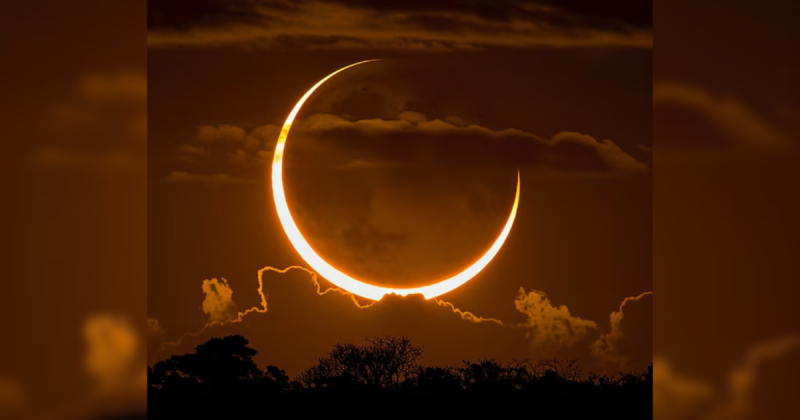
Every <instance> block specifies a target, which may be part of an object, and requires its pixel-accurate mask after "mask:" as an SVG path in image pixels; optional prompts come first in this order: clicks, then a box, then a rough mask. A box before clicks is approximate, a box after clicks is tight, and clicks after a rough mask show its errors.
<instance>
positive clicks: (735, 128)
mask: <svg viewBox="0 0 800 420" xmlns="http://www.w3.org/2000/svg"><path fill="white" fill-rule="evenodd" d="M653 105H654V106H655V107H667V106H672V107H677V108H682V109H686V110H690V111H692V112H695V113H697V114H698V115H700V116H702V117H704V118H706V119H707V120H708V121H709V122H710V123H711V124H712V125H713V126H714V127H716V129H718V130H719V131H720V132H721V133H722V134H724V136H725V139H726V141H727V144H726V145H725V146H727V148H730V147H733V148H734V149H740V150H745V151H748V152H754V151H765V152H770V151H771V152H782V151H788V150H793V149H795V148H796V144H795V143H796V139H792V138H791V137H790V136H789V135H788V134H786V133H785V132H784V131H783V130H781V129H780V128H778V127H776V126H775V125H774V124H773V123H771V122H769V121H767V120H766V119H764V118H763V117H761V116H759V115H757V114H756V113H755V112H754V111H753V110H752V109H751V108H750V107H748V106H747V105H746V104H744V103H743V102H742V101H741V100H739V99H737V98H735V97H732V96H717V95H713V94H711V93H710V92H708V91H706V90H704V89H702V88H699V87H696V86H691V85H686V84H682V83H675V82H659V83H656V84H654V86H653ZM662 143H663V144H662V145H661V146H660V148H661V149H667V150H669V149H672V148H675V145H674V144H671V143H670V142H662ZM704 146H707V145H705V144H697V143H695V144H691V145H689V147H688V149H689V150H691V149H697V150H700V149H702V148H703V147H704ZM717 149H719V148H717ZM715 152H716V153H719V150H716V151H715Z"/></svg>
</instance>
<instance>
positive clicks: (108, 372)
mask: <svg viewBox="0 0 800 420" xmlns="http://www.w3.org/2000/svg"><path fill="white" fill-rule="evenodd" d="M83 336H84V339H85V341H86V344H87V351H86V355H85V357H84V367H85V369H86V372H87V373H88V374H89V375H90V376H91V377H92V378H93V379H94V380H95V392H96V393H98V394H102V395H108V394H114V393H121V392H122V393H128V392H130V391H133V390H142V389H143V387H144V384H145V377H144V376H143V375H146V372H145V371H144V369H142V367H143V366H142V365H141V364H140V363H138V362H139V357H140V351H141V350H140V347H139V345H140V338H139V336H138V334H137V333H136V331H135V330H134V328H133V326H132V325H131V323H130V322H129V320H128V319H127V318H126V317H121V316H117V315H113V314H98V315H94V316H91V317H88V318H87V319H86V321H85V322H84V325H83Z"/></svg>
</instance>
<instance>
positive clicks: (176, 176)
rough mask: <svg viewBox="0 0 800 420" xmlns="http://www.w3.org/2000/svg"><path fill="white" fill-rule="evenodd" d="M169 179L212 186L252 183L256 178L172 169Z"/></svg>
mask: <svg viewBox="0 0 800 420" xmlns="http://www.w3.org/2000/svg"><path fill="white" fill-rule="evenodd" d="M167 181H170V182H175V183H187V184H207V185H212V186H221V185H238V184H252V183H254V180H252V179H244V178H237V177H234V176H231V175H226V174H215V175H203V174H190V173H188V172H181V171H172V172H171V173H170V174H169V175H168V176H167Z"/></svg>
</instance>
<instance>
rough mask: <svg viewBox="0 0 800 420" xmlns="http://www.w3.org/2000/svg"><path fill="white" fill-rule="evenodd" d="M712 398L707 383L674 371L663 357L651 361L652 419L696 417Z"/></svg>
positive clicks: (706, 407)
mask: <svg viewBox="0 0 800 420" xmlns="http://www.w3.org/2000/svg"><path fill="white" fill-rule="evenodd" d="M713 397H714V392H713V389H712V388H711V386H710V385H708V384H707V383H705V382H703V381H700V380H697V379H692V378H688V377H685V376H682V375H680V374H678V373H677V372H675V370H674V368H673V367H672V366H671V365H670V364H669V362H668V361H667V360H666V359H664V358H656V359H654V360H653V419H655V420H681V419H688V418H700V417H699V416H700V414H707V410H708V409H709V407H710V404H711V401H712V398H713Z"/></svg>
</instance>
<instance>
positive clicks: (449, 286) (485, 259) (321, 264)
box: [272, 59, 520, 301]
mask: <svg viewBox="0 0 800 420" xmlns="http://www.w3.org/2000/svg"><path fill="white" fill-rule="evenodd" d="M372 61H379V59H373V60H366V61H361V62H358V63H355V64H351V65H349V66H346V67H343V68H341V69H339V70H336V71H335V72H333V73H331V74H329V75H328V76H327V77H325V78H324V79H322V80H320V81H319V82H317V84H316V85H314V87H312V88H311V89H309V90H308V92H306V94H305V95H303V97H302V98H300V101H299V102H297V105H295V106H294V109H292V112H291V113H289V116H288V117H287V118H286V122H285V123H284V124H283V129H281V133H280V136H279V137H278V144H277V145H276V146H275V154H274V155H273V158H272V197H273V199H274V201H275V208H276V210H277V213H278V218H279V219H280V222H281V225H282V226H283V230H284V231H285V232H286V235H287V236H288V237H289V242H291V243H292V246H294V248H295V250H297V252H298V253H299V254H300V256H301V257H302V258H303V260H305V262H306V263H308V265H310V266H311V268H313V269H314V270H315V271H316V272H317V273H318V274H319V275H320V276H321V277H323V278H325V279H326V280H328V281H330V282H331V283H333V284H334V285H336V286H337V287H340V288H342V289H344V290H347V291H348V292H351V293H353V294H355V295H358V296H361V297H365V298H368V299H372V300H376V301H377V300H381V298H383V296H384V295H386V294H396V295H400V296H406V295H410V294H422V295H423V296H424V297H425V299H431V298H434V297H436V296H440V295H442V294H444V293H447V292H449V291H451V290H454V289H456V288H457V287H459V286H461V285H463V284H465V283H466V282H468V281H469V280H470V279H472V278H473V277H475V275H477V274H478V273H479V272H480V271H481V270H483V269H484V268H485V267H486V266H487V265H488V264H489V262H490V261H491V260H492V258H494V256H495V255H497V252H498V251H500V247H502V246H503V243H504V242H505V240H506V238H507V237H508V234H509V233H510V232H511V227H512V226H513V224H514V218H515V217H516V215H517V207H518V206H519V190H520V177H519V171H517V193H516V197H515V198H514V206H513V207H512V208H511V214H510V215H509V216H508V221H506V224H505V226H504V227H503V231H502V232H500V236H498V237H497V239H496V240H495V241H494V244H492V246H491V248H489V250H487V251H486V252H485V253H484V254H483V256H481V258H480V259H478V260H477V261H475V262H474V263H473V264H472V265H471V266H469V267H468V268H467V269H465V270H464V271H462V272H460V273H459V274H457V275H455V276H453V277H451V278H449V279H446V280H442V281H439V282H437V283H434V284H431V285H428V286H422V287H414V288H408V289H394V288H388V287H380V286H374V285H371V284H368V283H364V282H362V281H359V280H356V279H354V278H352V277H350V276H348V275H347V274H345V273H342V272H341V271H339V270H337V269H336V268H334V267H333V266H331V265H330V264H328V263H327V262H326V261H325V260H323V259H322V257H320V256H319V255H318V254H317V253H316V252H315V251H314V250H313V249H312V248H311V245H309V243H308V242H307V241H306V240H305V238H304V237H303V235H302V234H301V233H300V230H299V229H298V228H297V225H296V224H295V223H294V220H293V219H292V214H291V212H289V204H288V203H287V202H286V194H285V192H284V189H283V153H284V150H285V148H286V140H287V138H288V136H289V129H290V128H291V127H292V123H293V122H294V119H295V117H296V116H297V114H298V113H299V112H300V108H301V107H302V106H303V104H304V103H305V101H306V100H307V99H308V98H309V97H310V96H311V94H312V93H314V91H315V90H317V88H318V87H320V86H321V85H322V84H323V83H325V82H326V81H327V80H328V79H330V78H331V77H333V76H335V75H336V74H338V73H340V72H342V71H344V70H347V69H349V68H351V67H355V66H357V65H359V64H364V63H369V62H372Z"/></svg>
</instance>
